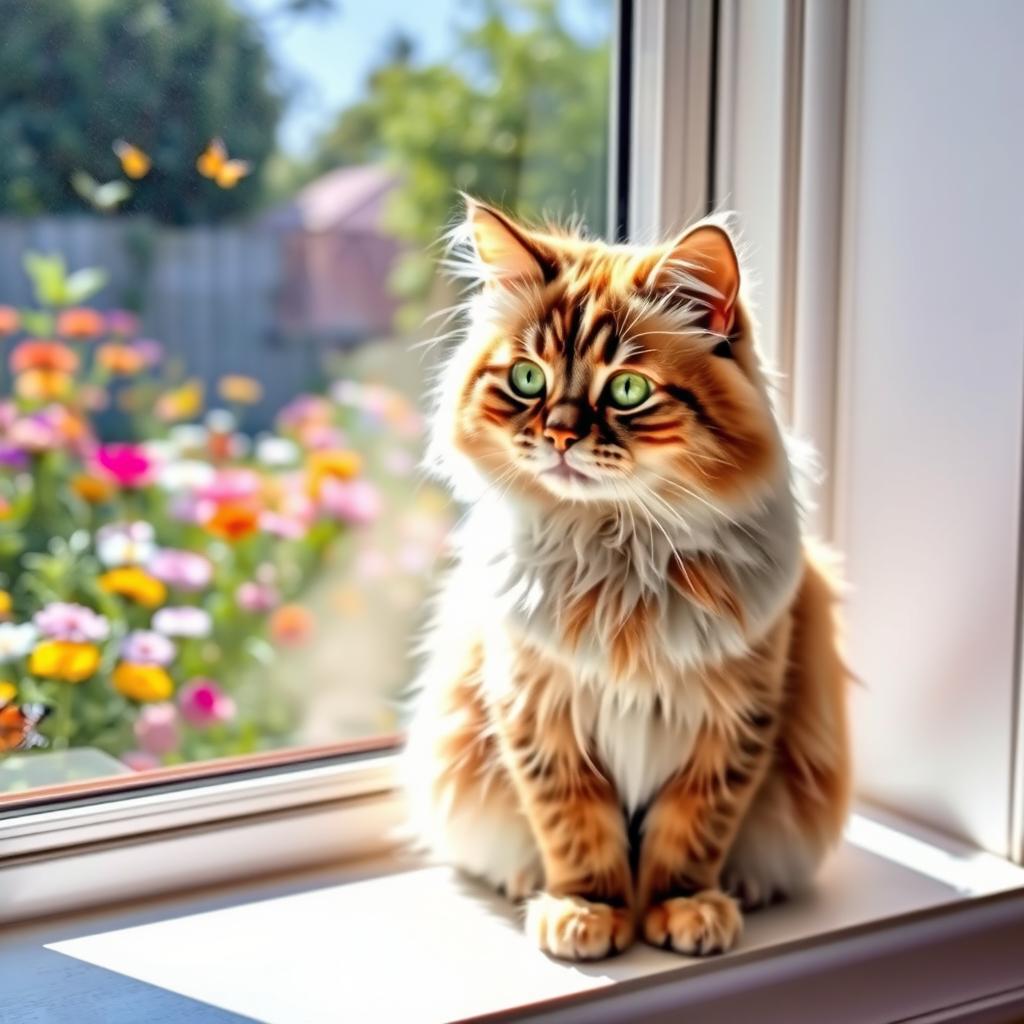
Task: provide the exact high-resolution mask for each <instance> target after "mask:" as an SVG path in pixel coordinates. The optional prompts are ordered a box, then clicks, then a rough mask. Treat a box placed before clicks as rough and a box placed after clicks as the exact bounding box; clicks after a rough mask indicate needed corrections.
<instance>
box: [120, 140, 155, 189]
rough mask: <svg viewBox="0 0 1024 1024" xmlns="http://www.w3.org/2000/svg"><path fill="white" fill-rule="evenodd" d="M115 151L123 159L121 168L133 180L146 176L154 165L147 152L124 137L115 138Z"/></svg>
mask: <svg viewBox="0 0 1024 1024" xmlns="http://www.w3.org/2000/svg"><path fill="white" fill-rule="evenodd" d="M114 152H115V153H116V154H117V158H118V160H120V161H121V170H122V171H124V173H125V175H126V176H127V177H129V178H131V179H132V181H138V180H139V178H144V177H145V176H146V175H147V174H149V170H150V168H151V167H152V166H153V161H152V160H150V158H149V155H148V154H147V153H144V152H143V151H142V150H141V149H139V147H138V146H133V145H132V144H131V143H130V142H125V140H124V139H117V140H115V142H114Z"/></svg>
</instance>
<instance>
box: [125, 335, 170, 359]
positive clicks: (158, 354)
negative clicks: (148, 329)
mask: <svg viewBox="0 0 1024 1024" xmlns="http://www.w3.org/2000/svg"><path fill="white" fill-rule="evenodd" d="M132 348H133V349H135V351H136V352H138V354H139V355H140V356H141V357H142V361H143V362H144V363H145V364H146V366H156V365H157V364H158V363H159V362H160V360H161V359H163V357H164V347H163V345H161V344H160V342H159V341H154V340H153V339H152V338H139V340H138V341H133V342H132Z"/></svg>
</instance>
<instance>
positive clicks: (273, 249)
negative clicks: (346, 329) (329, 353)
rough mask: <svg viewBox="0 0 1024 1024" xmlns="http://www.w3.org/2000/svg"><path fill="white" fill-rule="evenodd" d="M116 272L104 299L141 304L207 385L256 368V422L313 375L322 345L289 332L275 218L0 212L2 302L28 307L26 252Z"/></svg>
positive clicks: (149, 325) (158, 333)
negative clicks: (259, 390) (176, 223)
mask: <svg viewBox="0 0 1024 1024" xmlns="http://www.w3.org/2000/svg"><path fill="white" fill-rule="evenodd" d="M33 250H34V251H37V252H42V253H46V254H54V253H61V254H62V255H63V256H64V258H65V260H66V262H67V264H68V266H69V267H70V268H71V269H73V270H77V269H79V268H80V267H86V266H98V267H103V268H104V269H105V270H106V271H107V272H108V273H109V275H110V280H109V283H108V285H107V287H106V288H105V289H104V290H103V291H102V292H101V293H100V294H99V295H98V296H97V297H96V300H95V302H94V304H95V305H96V306H97V307H98V308H107V309H109V308H113V307H117V306H128V307H132V308H138V309H141V311H142V321H143V333H144V334H145V335H146V336H147V337H152V338H156V339H158V340H159V341H161V342H163V344H164V345H165V346H166V349H167V352H168V355H169V357H173V358H176V359H180V360H182V361H183V362H184V364H185V365H186V367H187V369H188V371H189V373H191V374H194V375H196V376H199V377H202V378H203V380H204V381H205V382H206V383H207V385H208V386H212V385H214V384H215V382H216V380H217V378H218V377H219V376H221V375H222V374H225V373H246V374H250V375H252V376H254V377H258V378H259V379H260V380H261V381H262V382H263V385H264V389H265V398H264V402H263V404H262V406H261V407H259V408H258V409H256V410H254V415H253V423H254V424H259V425H263V424H265V423H266V422H268V421H269V419H270V417H271V416H272V415H273V412H274V411H275V410H276V409H277V408H279V407H280V406H281V405H282V404H283V403H284V402H285V401H287V400H288V399H289V398H290V397H292V396H293V395H295V394H296V393H297V392H299V391H301V390H305V389H307V388H309V387H310V386H311V385H313V384H315V383H316V377H317V371H318V367H319V354H320V348H319V347H318V346H317V345H315V344H313V343H311V342H308V341H305V342H304V341H301V340H298V339H295V338H289V337H286V335H285V333H284V332H283V331H282V329H281V325H280V323H279V317H278V308H279V303H278V298H279V294H280V291H281V288H282V284H283V280H284V276H283V275H284V269H285V268H284V236H283V234H282V231H281V229H280V228H277V227H275V226H274V225H272V224H266V223H260V222H253V223H250V224H242V225H224V226H217V227H204V226H199V227H189V228H168V227H164V226H158V225H153V224H151V223H149V222H147V221H142V220H135V219H132V218H117V219H113V218H110V219H99V218H94V217H39V218H32V219H13V218H0V304H8V305H15V306H30V305H31V304H32V293H31V288H30V283H29V281H28V278H27V277H26V275H25V272H24V269H23V267H22V256H23V254H24V253H25V252H27V251H33Z"/></svg>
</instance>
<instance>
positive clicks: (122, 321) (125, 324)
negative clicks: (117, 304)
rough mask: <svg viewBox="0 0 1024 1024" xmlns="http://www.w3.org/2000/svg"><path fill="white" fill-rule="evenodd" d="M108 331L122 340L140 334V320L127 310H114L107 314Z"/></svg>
mask: <svg viewBox="0 0 1024 1024" xmlns="http://www.w3.org/2000/svg"><path fill="white" fill-rule="evenodd" d="M107 330H108V331H109V332H110V333H111V334H117V335H120V337H122V338H128V337H131V336H132V335H134V334H137V333H138V330H139V318H138V317H137V316H136V315H135V314H134V313H132V312H131V311H129V310H127V309H112V310H111V311H110V312H109V313H107Z"/></svg>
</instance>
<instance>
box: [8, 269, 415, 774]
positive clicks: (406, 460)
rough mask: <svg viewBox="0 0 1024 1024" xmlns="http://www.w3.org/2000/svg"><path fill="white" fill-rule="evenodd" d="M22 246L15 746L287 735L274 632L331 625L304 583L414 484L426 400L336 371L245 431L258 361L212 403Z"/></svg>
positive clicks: (162, 756) (130, 327)
mask: <svg viewBox="0 0 1024 1024" xmlns="http://www.w3.org/2000/svg"><path fill="white" fill-rule="evenodd" d="M27 266H28V267H29V270H30V273H32V276H33V278H34V280H35V282H36V287H37V293H38V294H39V297H40V300H41V302H40V305H41V308H40V309H37V310H31V311H25V310H15V309H12V308H10V307H0V336H2V338H3V339H4V340H3V357H4V358H3V362H4V365H5V366H6V367H8V368H9V370H10V376H9V377H8V378H7V379H6V383H8V384H9V387H7V388H5V392H6V393H5V394H4V396H3V397H2V398H0V585H2V587H3V590H2V591H0V618H2V620H3V621H0V707H5V709H6V713H7V721H6V722H5V723H4V725H3V731H2V732H0V739H2V740H3V746H2V747H0V752H2V751H3V750H7V751H10V750H13V749H27V748H31V747H34V746H47V747H49V748H52V749H62V748H67V747H71V746H76V747H77V746H90V747H96V748H99V749H102V750H104V751H107V752H109V753H111V754H113V755H114V756H116V757H119V758H121V759H122V760H123V761H124V762H125V763H127V764H129V765H131V766H132V767H135V768H147V767H152V766H155V765H157V764H161V763H163V764H170V763H175V762H178V761H182V760H192V759H203V758H209V757H216V756H222V755H228V754H242V753H247V752H251V751H255V750H258V749H262V748H265V747H268V746H274V745H279V744H281V743H284V742H288V741H289V740H290V739H292V738H293V734H294V729H295V725H296V721H297V717H298V714H299V708H298V707H297V697H296V695H295V689H294V688H289V687H283V686H280V685H278V684H277V682H275V680H276V679H278V676H276V675H275V672H274V671H273V668H274V665H275V662H276V660H277V658H278V654H279V652H280V651H281V649H282V648H288V647H289V646H290V645H296V644H302V643H304V642H306V641H307V639H308V637H309V635H310V633H311V631H312V630H313V629H314V628H315V622H314V616H313V614H312V613H311V612H310V611H309V610H308V609H307V608H305V607H304V606H303V604H302V598H303V595H304V593H305V592H306V591H307V588H308V587H309V585H310V582H311V580H312V579H313V578H314V576H315V574H316V573H317V572H318V570H319V568H320V567H321V565H322V564H323V560H324V558H325V555H326V554H327V553H328V549H330V548H338V547H339V545H340V546H341V553H340V557H342V558H347V557H349V556H350V555H352V554H353V551H354V545H352V544H348V543H347V542H348V541H349V539H350V538H352V537H353V536H357V535H358V534H359V533H360V531H361V530H362V529H363V528H365V527H367V526H368V524H371V523H372V522H373V521H374V520H375V519H376V518H377V517H378V516H379V515H380V514H381V511H382V509H384V508H385V507H386V505H387V503H388V501H389V494H390V493H391V490H390V489H393V488H395V487H399V488H400V487H401V486H402V484H401V480H400V478H401V477H402V476H406V475H407V474H408V473H409V471H410V469H411V466H412V465H413V462H414V459H415V453H416V450H417V448H418V442H419V434H420V429H421V423H420V418H419V416H418V414H417V413H416V411H415V410H414V409H413V408H412V407H411V406H410V405H409V404H408V403H407V402H406V401H405V400H404V399H403V398H402V397H401V396H400V395H399V394H397V393H396V392H394V391H391V390H389V389H387V388H383V387H380V386H368V385H362V384H358V383H356V382H353V381H342V382H339V383H337V384H336V385H335V386H334V387H333V388H332V389H331V397H326V396H316V395H303V396H299V397H298V398H296V399H295V400H294V401H292V402H291V403H289V404H288V405H287V406H286V407H285V408H284V409H282V410H281V411H280V413H279V415H278V417H277V420H276V429H275V431H274V432H273V433H265V434H261V435H257V436H256V437H250V436H248V435H247V434H245V433H242V432H241V431H240V430H239V429H238V426H237V424H238V421H239V414H240V413H243V412H244V409H245V407H246V406H247V405H249V404H251V403H256V402H258V401H259V400H260V398H261V388H260V385H259V382H258V381H256V380H253V379H251V378H248V377H244V376H240V375H235V376H229V377H224V378H222V379H221V380H220V381H219V385H218V392H219V396H218V397H219V400H220V402H219V406H218V407H216V408H213V409H211V410H208V411H206V410H204V396H203V388H202V386H201V384H200V383H199V382H198V381H196V380H191V379H178V380H169V379H168V370H167V366H166V363H167V361H166V360H165V359H164V352H163V348H162V346H161V345H160V344H159V343H158V342H156V341H153V340H150V339H144V338H140V337H139V336H138V331H139V325H138V322H137V321H136V319H135V317H134V316H132V315H131V314H130V313H127V312H122V311H113V312H109V313H105V314H103V313H99V312H97V311H95V310H93V309H90V308H88V307H86V306H85V305H83V304H82V302H83V300H84V298H85V297H87V296H86V293H87V292H89V291H90V290H91V289H92V288H93V287H94V286H95V285H96V284H97V282H98V281H99V280H100V279H99V277H98V276H94V277H93V278H91V279H88V280H89V284H88V285H87V284H86V283H85V281H86V280H87V277H80V278H79V285H78V286H76V284H75V279H76V277H78V276H79V275H81V274H82V273H83V272H79V275H67V274H66V273H65V272H64V270H63V267H62V266H61V265H60V264H59V262H58V261H52V260H51V261H45V260H41V259H40V258H39V257H33V258H31V259H30V260H28V261H27ZM86 273H87V274H91V273H92V272H86ZM200 420H201V422H199V421H200ZM112 434H113V435H114V436H117V437H118V440H116V441H113V440H110V436H111V435H112ZM406 486H408V485H406ZM346 545H347V546H346ZM337 557H338V556H337V553H336V558H335V561H336V560H337ZM33 705H38V707H33Z"/></svg>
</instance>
